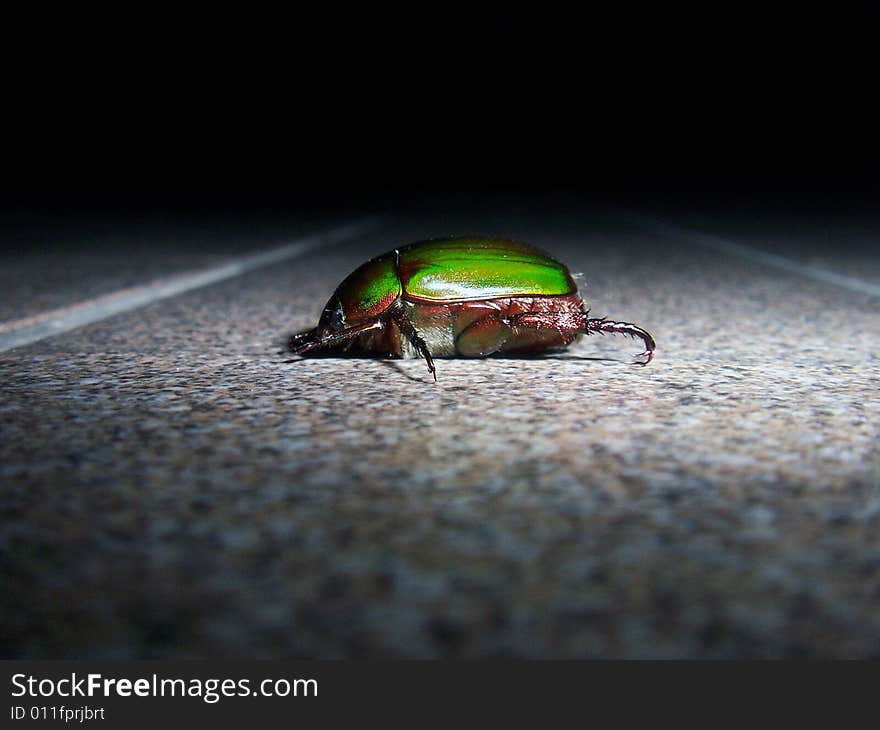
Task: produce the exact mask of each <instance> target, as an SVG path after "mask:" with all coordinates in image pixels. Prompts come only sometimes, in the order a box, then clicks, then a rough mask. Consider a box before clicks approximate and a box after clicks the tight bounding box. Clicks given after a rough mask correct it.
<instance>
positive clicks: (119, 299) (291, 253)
mask: <svg viewBox="0 0 880 730" xmlns="http://www.w3.org/2000/svg"><path fill="white" fill-rule="evenodd" d="M379 220H380V219H379V218H375V217H374V218H365V219H363V220H359V221H354V222H353V223H349V224H347V225H343V226H339V227H337V228H333V229H331V230H329V231H324V232H321V233H316V234H314V235H311V236H306V237H304V238H301V239H299V240H297V241H293V242H292V243H288V244H286V245H284V246H278V247H276V248H272V249H268V250H266V251H261V252H260V253H255V254H252V255H250V256H241V257H239V258H236V259H232V260H230V261H228V262H226V263H225V264H221V265H220V266H216V267H214V268H211V269H204V270H202V271H193V272H189V273H184V274H178V275H174V276H170V277H168V278H165V279H158V280H156V281H151V282H148V283H146V284H143V285H140V286H135V287H131V288H128V289H122V290H120V291H116V292H113V293H111V294H106V295H104V296H100V297H96V298H94V299H88V300H86V301H82V302H77V303H76V304H71V305H69V306H66V307H61V308H59V309H53V310H51V311H48V312H42V313H40V314H37V315H34V316H32V317H26V318H24V319H18V320H14V321H11V322H3V323H0V352H4V351H6V350H11V349H12V348H14V347H21V346H22V345H29V344H31V343H32V342H37V341H39V340H42V339H45V338H47V337H52V336H53V335H57V334H60V333H62V332H68V331H70V330H72V329H76V328H77V327H82V326H83V325H87V324H92V323H93V322H98V321H100V320H102V319H106V318H107V317H112V316H114V315H116V314H120V313H122V312H128V311H130V310H132V309H137V308H139V307H143V306H145V305H147V304H152V303H153V302H156V301H159V300H160V299H167V298H168V297H173V296H176V295H178V294H183V293H184V292H188V291H192V290H193V289H199V288H201V287H203V286H208V285H209V284H216V283H217V282H219V281H223V280H224V279H231V278H233V277H235V276H240V275H241V274H245V273H247V272H249V271H253V270H254V269H259V268H261V267H263V266H269V265H270V264H275V263H278V262H280V261H286V260H287V259H293V258H296V257H297V256H302V255H303V254H304V253H307V252H308V251H311V250H313V249H315V248H317V247H319V246H322V245H328V244H334V243H340V242H341V241H344V240H346V239H349V238H353V237H354V236H357V235H358V234H360V233H364V232H365V231H367V230H369V229H371V228H374V227H375V226H376V225H378V223H379Z"/></svg>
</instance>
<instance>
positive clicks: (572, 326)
mask: <svg viewBox="0 0 880 730" xmlns="http://www.w3.org/2000/svg"><path fill="white" fill-rule="evenodd" d="M508 321H509V323H510V326H511V327H528V328H532V329H537V330H542V329H555V330H557V331H558V332H583V333H584V334H586V335H590V334H593V333H594V332H598V333H599V334H601V335H604V334H618V335H629V336H630V337H633V338H635V337H638V338H640V339H641V340H642V342H644V343H645V351H644V352H642V353H640V354H639V355H638V356H637V357H638V358H639V359H638V360H637V361H636V364H638V365H647V364H648V363H649V362H651V360H652V359H653V358H654V350H655V349H656V347H657V345H656V343H655V342H654V338H653V337H651V334H650V333H649V332H648V331H647V330H645V329H642V328H641V327H639V326H638V325H636V324H631V323H630V322H612V321H610V320H607V319H605V318H604V317H590V316H589V311H586V312H522V313H520V314H515V315H514V316H513V317H510V319H509V320H508Z"/></svg>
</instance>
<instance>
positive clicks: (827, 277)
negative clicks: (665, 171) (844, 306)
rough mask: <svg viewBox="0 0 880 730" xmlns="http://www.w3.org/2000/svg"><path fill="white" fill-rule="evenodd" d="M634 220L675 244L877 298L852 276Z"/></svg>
mask: <svg viewBox="0 0 880 730" xmlns="http://www.w3.org/2000/svg"><path fill="white" fill-rule="evenodd" d="M636 218H637V219H638V218H641V220H642V221H644V222H645V225H646V226H647V227H648V228H650V229H651V230H653V231H655V232H658V233H661V234H663V235H664V236H668V237H670V238H676V239H678V240H681V239H684V240H686V241H687V242H688V243H694V244H696V245H698V246H703V247H704V248H711V249H713V250H715V251H721V252H722V253H726V254H730V255H731V256H739V257H740V258H743V259H748V260H749V261H755V262H758V263H761V264H765V265H767V266H773V267H775V268H777V269H783V270H785V271H790V272H792V273H795V274H800V275H801V276H807V277H809V278H811V279H815V280H817V281H822V282H824V283H826V284H834V285H835V286H839V287H842V288H844V289H849V290H850V291H857V292H861V293H863V294H871V295H872V296H875V297H880V285H878V284H872V283H871V282H869V281H863V280H862V279H857V278H856V277H854V276H846V275H844V274H837V273H835V272H833V271H829V270H828V269H823V268H819V267H817V266H808V265H807V264H801V263H798V262H797V261H794V260H793V259H789V258H786V257H785V256H779V255H777V254H773V253H767V252H766V251H762V250H761V249H759V248H754V247H752V246H747V245H745V244H742V243H735V242H733V241H729V240H727V239H726V238H722V237H721V236H716V235H714V234H711V233H703V232H702V231H696V230H694V229H691V228H682V227H680V226H674V225H670V224H669V223H666V222H664V221H661V220H656V219H653V218H650V219H649V218H645V217H644V216H636Z"/></svg>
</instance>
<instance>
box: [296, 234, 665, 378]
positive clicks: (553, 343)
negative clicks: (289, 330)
mask: <svg viewBox="0 0 880 730" xmlns="http://www.w3.org/2000/svg"><path fill="white" fill-rule="evenodd" d="M589 314H590V310H589V309H587V307H586V304H585V303H584V301H583V300H582V299H581V297H580V296H579V295H578V290H577V284H575V281H574V278H573V277H572V274H571V272H570V271H569V270H568V267H566V266H565V265H564V264H562V263H560V262H559V261H557V260H556V259H554V258H552V257H551V256H550V255H549V254H548V253H546V252H545V251H542V250H541V249H539V248H536V247H534V246H531V245H529V244H526V243H521V242H519V241H512V240H507V239H498V238H478V237H460V238H437V239H430V240H427V241H418V242H416V243H412V244H409V245H408V246H403V247H401V248H396V249H394V250H392V251H389V252H388V253H385V254H382V255H381V256H377V257H376V258H373V259H371V260H370V261H368V262H367V263H365V264H363V265H362V266H360V267H358V268H357V269H355V271H353V272H352V273H351V274H349V275H348V277H346V278H345V280H344V281H343V282H342V283H341V284H340V285H339V287H338V288H337V289H336V291H335V292H334V293H333V296H332V297H330V301H328V302H327V305H326V306H325V307H324V309H323V311H322V313H321V317H320V320H319V321H318V326H317V327H314V328H313V329H309V330H305V331H304V332H300V333H298V334H295V335H293V336H292V337H290V339H289V341H288V347H289V349H290V351H291V352H293V353H294V354H297V355H301V354H304V353H306V352H309V351H310V350H314V349H318V348H320V349H321V350H323V351H328V352H339V351H346V350H348V349H349V348H350V347H351V346H352V345H355V344H356V345H358V346H359V347H360V348H361V349H362V350H364V351H366V352H374V353H381V354H384V355H388V356H389V357H401V358H413V357H422V358H424V359H425V362H426V363H427V365H428V372H429V373H431V374H432V375H433V376H434V380H435V381H436V380H437V371H436V368H435V366H434V358H435V357H487V356H489V355H492V354H495V353H534V352H541V351H545V350H551V349H558V348H563V347H567V346H568V345H570V344H571V343H572V342H574V341H575V340H576V339H577V338H578V337H579V336H580V335H582V334H583V335H589V334H592V333H595V332H598V333H600V334H605V333H615V334H624V335H629V336H631V337H633V338H635V337H638V338H640V339H641V340H642V341H643V342H644V343H645V351H644V352H643V353H641V354H640V355H638V358H639V359H638V360H637V361H636V363H637V364H640V365H647V364H648V363H649V362H650V361H651V359H652V358H653V356H654V348H655V347H656V345H655V343H654V338H653V337H651V335H650V334H649V333H648V332H647V331H646V330H644V329H642V328H641V327H639V326H637V325H634V324H630V323H629V322H612V321H610V320H608V319H606V318H604V317H598V318H596V317H590V316H589Z"/></svg>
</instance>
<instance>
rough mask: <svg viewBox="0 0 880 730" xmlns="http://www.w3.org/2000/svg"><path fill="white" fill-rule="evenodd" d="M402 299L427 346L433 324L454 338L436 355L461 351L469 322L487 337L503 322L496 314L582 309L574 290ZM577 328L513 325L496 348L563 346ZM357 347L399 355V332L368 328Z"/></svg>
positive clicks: (516, 349)
mask: <svg viewBox="0 0 880 730" xmlns="http://www.w3.org/2000/svg"><path fill="white" fill-rule="evenodd" d="M404 300H405V301H406V302H408V303H410V304H412V305H413V306H412V308H408V309H407V313H408V315H409V316H410V320H411V321H412V323H413V325H414V326H415V328H416V329H417V330H418V331H420V332H422V333H425V334H426V336H427V338H428V347H429V349H431V350H432V353H433V350H434V349H436V348H432V342H431V336H430V333H431V332H432V331H433V330H436V329H437V328H446V329H447V330H448V328H449V327H451V329H452V336H453V338H454V340H455V342H456V352H455V353H443V352H437V353H436V354H437V356H438V357H443V356H444V355H446V356H449V355H453V354H463V353H462V352H461V351H460V349H459V347H458V344H459V338H460V336H461V335H462V333H463V332H464V331H465V330H466V329H468V327H470V326H471V325H474V323H476V322H478V320H483V321H482V322H479V323H478V324H477V325H475V327H476V328H477V329H479V330H485V334H486V336H488V337H491V335H492V332H495V331H497V330H498V329H499V328H505V325H504V324H503V323H502V322H501V321H500V320H499V319H496V318H499V317H504V318H509V317H512V316H514V315H517V314H521V313H523V312H571V313H582V312H584V311H585V309H584V304H583V301H582V299H581V298H580V296H579V295H577V294H569V295H564V296H547V297H504V298H500V299H487V300H481V301H476V302H446V303H443V304H429V303H426V302H424V301H418V300H416V299H414V298H412V297H409V296H406V297H404ZM577 334H578V333H577V332H575V331H573V330H572V331H567V330H565V329H563V331H562V332H560V331H558V330H556V329H542V330H536V329H525V328H517V330H516V332H512V333H511V334H510V337H509V338H508V339H507V341H506V342H505V343H504V345H503V346H502V347H501V348H500V349H499V350H498V352H499V353H518V352H520V353H526V352H541V351H544V350H549V349H556V348H560V347H565V346H566V345H569V344H571V342H572V341H573V340H574V339H575V338H576V337H577ZM466 336H468V337H473V336H477V337H481V336H482V335H481V334H480V333H479V332H477V331H475V329H474V328H471V330H469V331H468V332H467V333H466ZM358 344H359V345H360V347H362V348H363V349H365V350H367V351H371V352H380V353H385V354H394V355H400V354H401V352H402V344H401V336H400V332H399V330H398V329H397V327H396V326H389V327H386V328H385V329H384V330H381V331H378V332H370V333H368V334H364V335H361V337H360V338H359V340H358Z"/></svg>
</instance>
